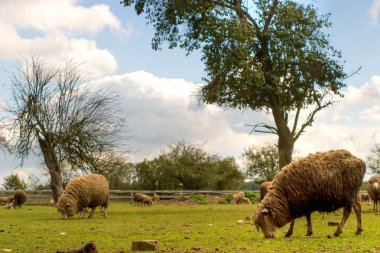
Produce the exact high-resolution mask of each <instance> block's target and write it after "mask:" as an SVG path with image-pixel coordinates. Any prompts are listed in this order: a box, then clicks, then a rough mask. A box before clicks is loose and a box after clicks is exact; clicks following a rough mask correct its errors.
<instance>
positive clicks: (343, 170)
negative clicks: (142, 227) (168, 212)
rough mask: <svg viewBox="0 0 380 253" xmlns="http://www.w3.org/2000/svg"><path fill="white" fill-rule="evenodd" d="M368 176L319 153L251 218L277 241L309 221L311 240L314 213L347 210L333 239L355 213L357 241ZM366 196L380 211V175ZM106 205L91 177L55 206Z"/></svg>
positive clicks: (347, 158) (280, 178)
mask: <svg viewBox="0 0 380 253" xmlns="http://www.w3.org/2000/svg"><path fill="white" fill-rule="evenodd" d="M365 171H366V166H365V163H364V161H362V160H361V159H359V158H357V157H355V156H353V155H352V154H351V153H350V152H348V151H346V150H332V151H328V152H318V153H316V154H310V155H308V156H307V157H304V158H300V159H297V160H295V161H293V162H292V163H290V164H288V165H286V166H285V167H283V168H282V169H281V171H280V172H279V173H278V174H277V175H276V176H275V178H274V179H273V181H272V182H267V183H265V184H263V185H262V189H261V196H262V199H261V202H260V204H259V205H258V206H257V208H256V210H255V211H254V215H253V220H254V225H255V226H256V228H257V229H258V230H261V231H262V232H263V234H264V236H265V237H275V231H276V228H277V227H283V226H284V225H285V224H287V223H289V222H290V223H291V225H290V228H289V230H288V233H287V234H286V236H290V235H291V234H292V232H293V226H294V221H295V219H297V218H299V217H302V216H306V218H307V221H308V229H307V233H306V235H308V236H309V235H311V234H312V233H313V230H312V225H311V218H310V217H311V213H312V212H314V211H319V212H333V211H335V210H337V209H339V208H343V210H344V211H343V217H342V220H341V222H340V224H339V226H338V228H337V229H336V231H335V233H334V236H339V235H340V234H341V233H342V230H343V228H344V226H345V223H346V221H347V219H348V217H349V215H350V213H351V210H352V209H354V211H355V214H356V219H357V229H356V234H357V235H359V234H360V233H361V231H362V230H363V228H362V219H361V206H360V203H359V200H358V193H359V189H360V186H361V184H362V181H363V177H364V174H365ZM368 194H369V195H370V197H371V199H372V200H373V201H374V210H376V211H378V202H379V199H380V175H375V176H373V177H372V178H370V180H369V181H368ZM25 199H26V195H25V192H23V191H21V190H18V191H16V192H15V194H14V196H13V197H11V198H8V199H0V202H2V203H5V204H6V205H8V206H9V205H11V206H13V207H19V206H21V205H22V204H23V202H25ZM108 199H109V185H108V181H107V179H106V178H105V177H104V176H102V175H99V174H89V175H84V176H81V177H78V178H76V179H73V180H71V181H70V182H69V183H68V185H67V186H66V188H65V190H64V192H63V194H62V195H61V197H60V198H59V201H58V203H57V205H56V206H57V210H58V212H60V213H61V215H62V217H63V218H70V217H72V216H73V215H75V214H77V213H80V216H81V217H82V218H83V216H84V212H85V211H86V210H87V208H91V212H90V214H89V218H91V217H92V215H93V213H94V210H95V208H96V207H98V206H100V208H101V211H102V214H103V216H104V217H106V216H107V207H108ZM133 200H134V202H135V204H140V205H153V204H155V203H157V202H158V201H159V196H158V195H156V194H155V195H154V196H153V197H150V196H147V195H145V194H143V193H135V194H133ZM244 202H245V203H246V202H249V199H248V198H246V197H245V196H244V193H237V194H235V195H234V196H233V199H232V204H238V203H244Z"/></svg>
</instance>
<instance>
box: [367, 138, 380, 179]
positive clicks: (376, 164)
mask: <svg viewBox="0 0 380 253" xmlns="http://www.w3.org/2000/svg"><path fill="white" fill-rule="evenodd" d="M371 153H372V154H371V155H370V156H368V158H367V160H368V162H367V166H368V168H370V169H371V172H372V173H373V174H378V173H380V144H376V145H375V148H374V149H372V152H371Z"/></svg>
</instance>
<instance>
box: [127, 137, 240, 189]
mask: <svg viewBox="0 0 380 253" xmlns="http://www.w3.org/2000/svg"><path fill="white" fill-rule="evenodd" d="M168 148H169V150H167V151H163V152H162V153H161V154H160V155H159V156H158V157H156V158H154V159H152V160H147V159H145V160H144V161H143V162H141V163H138V164H136V165H135V170H136V178H137V181H138V185H140V187H142V188H143V189H149V190H164V189H165V190H168V189H186V190H200V189H218V190H225V189H238V188H239V187H240V185H241V184H242V183H243V181H244V176H243V175H242V173H241V172H240V170H239V167H238V165H237V164H236V162H235V159H234V158H232V157H227V158H224V159H222V158H220V157H219V156H217V155H214V154H208V153H207V152H206V151H205V150H204V147H203V144H192V143H187V142H185V141H177V142H174V143H172V144H170V145H169V146H168Z"/></svg>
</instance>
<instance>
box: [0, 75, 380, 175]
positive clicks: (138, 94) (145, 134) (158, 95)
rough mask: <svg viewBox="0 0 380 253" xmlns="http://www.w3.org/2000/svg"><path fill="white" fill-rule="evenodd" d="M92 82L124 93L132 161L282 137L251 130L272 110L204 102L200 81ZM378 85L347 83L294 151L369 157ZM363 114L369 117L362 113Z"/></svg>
mask: <svg viewBox="0 0 380 253" xmlns="http://www.w3.org/2000/svg"><path fill="white" fill-rule="evenodd" d="M91 87H93V88H94V89H98V88H107V89H108V90H109V91H110V92H114V93H116V94H118V95H119V99H120V105H121V109H122V112H123V113H124V115H125V117H126V121H127V125H128V127H129V129H130V132H129V134H128V135H129V136H130V139H129V140H127V141H126V145H127V146H129V147H131V149H132V152H133V162H139V161H142V160H143V159H145V158H148V159H152V158H154V157H156V156H157V155H159V153H160V151H161V150H163V149H166V147H167V145H168V144H171V143H173V142H175V141H178V140H185V141H188V142H191V143H199V142H205V143H206V144H205V148H206V149H207V151H208V152H210V153H216V154H220V155H221V156H233V157H235V158H236V159H237V160H239V159H241V153H242V152H243V150H244V148H247V147H249V146H251V145H264V144H268V143H270V144H274V143H276V142H277V136H276V135H270V134H258V133H255V134H251V135H249V132H250V131H251V128H250V127H248V126H247V124H251V125H253V124H257V123H260V122H265V123H269V124H270V123H271V122H272V116H271V115H267V114H265V113H257V112H252V111H249V110H247V111H244V112H243V111H239V110H224V109H222V108H220V107H217V106H215V105H208V104H199V103H198V100H197V99H196V97H195V96H194V94H196V91H197V89H198V87H199V85H198V84H194V83H191V82H186V81H185V80H182V79H168V78H161V77H157V76H154V75H152V74H150V73H147V72H144V71H139V72H133V73H128V74H124V75H110V76H106V77H102V78H99V79H97V80H94V81H92V82H91ZM379 87H380V78H378V77H376V76H375V77H373V78H372V79H371V80H370V82H368V83H366V84H365V85H363V86H362V87H359V88H355V87H351V86H350V87H348V88H347V89H346V91H345V97H344V98H343V99H342V100H341V101H340V102H339V103H337V104H335V105H334V106H332V107H330V108H328V109H326V110H323V111H321V112H319V113H318V114H317V116H316V119H315V122H314V124H313V126H312V127H308V128H306V132H305V133H304V134H303V135H302V136H301V137H300V139H299V140H298V141H297V142H296V145H295V154H294V157H299V156H305V155H307V154H309V153H314V152H317V151H325V150H330V149H347V150H349V151H351V152H352V153H353V154H355V155H357V156H359V157H361V158H362V159H364V160H365V159H366V158H367V156H368V155H369V154H370V151H371V149H372V148H373V147H374V145H375V143H380V127H379V124H378V122H379V119H378V118H375V116H376V114H377V115H379V113H380V111H379V110H380V109H379V106H378V102H377V101H379V100H380V92H379V90H378V89H379ZM376 92H377V93H376ZM369 96H370V97H369ZM352 108H357V109H355V110H352ZM332 115H335V116H332ZM370 115H372V116H373V117H374V118H372V119H371V121H368V120H369V119H368V118H370ZM363 116H365V117H366V118H367V121H363V120H362V119H361V118H362V117H363ZM347 117H349V118H350V121H348V120H347ZM373 120H377V121H375V122H374V121H373ZM0 161H1V159H0ZM0 164H1V163H0ZM36 164H38V163H36ZM28 167H32V166H30V165H29V166H28ZM0 171H1V169H0ZM7 173H8V172H7ZM3 174H4V173H3ZM0 176H1V175H0ZM0 181H1V177H0Z"/></svg>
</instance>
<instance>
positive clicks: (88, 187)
mask: <svg viewBox="0 0 380 253" xmlns="http://www.w3.org/2000/svg"><path fill="white" fill-rule="evenodd" d="M108 198H109V185H108V181H107V179H106V178H105V177H104V176H103V175H100V174H88V175H84V176H80V177H77V178H75V179H73V180H70V182H69V183H68V184H67V186H66V188H65V190H64V191H63V193H62V195H61V196H60V198H59V200H58V203H57V209H58V212H60V213H61V214H62V218H64V219H66V218H70V217H72V216H73V215H74V214H77V213H78V212H81V218H83V216H84V211H85V210H86V207H90V208H91V212H90V214H89V216H88V218H92V216H93V214H94V211H95V208H96V207H97V206H100V207H101V211H102V214H103V216H104V218H105V217H107V207H108Z"/></svg>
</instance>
